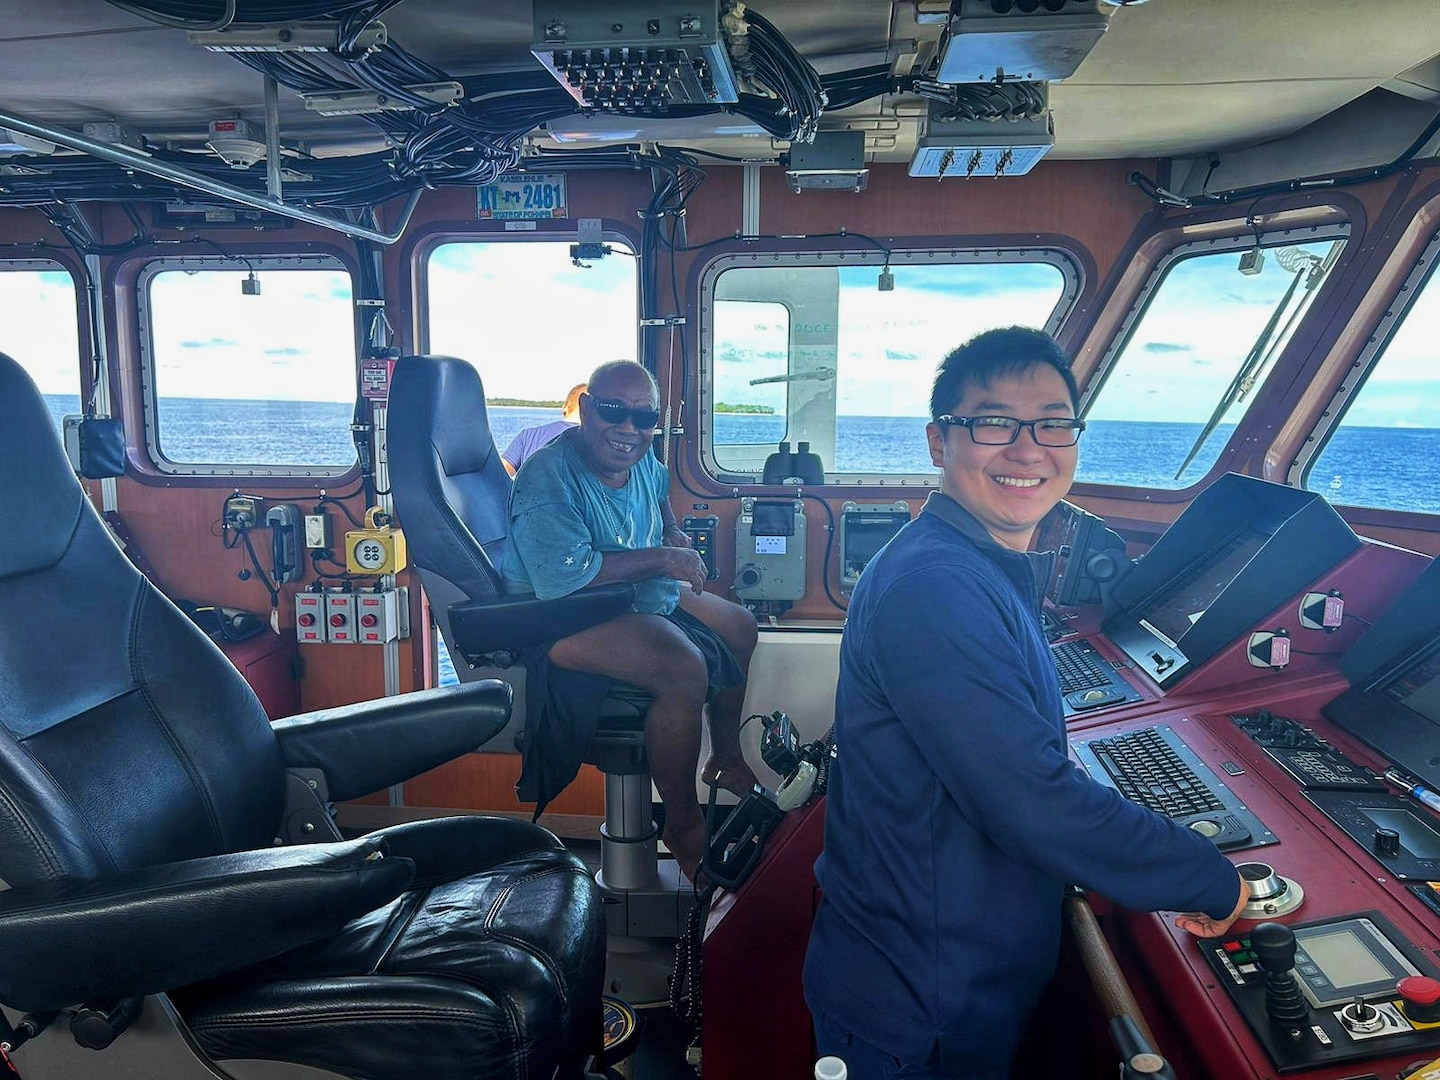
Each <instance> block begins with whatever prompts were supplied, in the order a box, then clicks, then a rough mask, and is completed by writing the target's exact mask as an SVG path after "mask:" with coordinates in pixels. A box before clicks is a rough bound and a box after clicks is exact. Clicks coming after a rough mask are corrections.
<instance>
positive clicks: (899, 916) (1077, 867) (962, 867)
mask: <svg viewBox="0 0 1440 1080" xmlns="http://www.w3.org/2000/svg"><path fill="white" fill-rule="evenodd" d="M1036 558H1037V557H1036V556H1034V555H1026V554H1021V553H1019V552H1013V551H1009V550H1007V549H1005V548H1002V547H1001V546H1000V545H998V544H996V543H995V542H994V541H993V540H991V539H990V537H989V536H988V535H987V534H986V532H985V530H984V528H983V527H982V526H981V525H980V524H979V522H977V521H976V520H975V519H974V518H973V517H971V515H970V514H969V513H967V512H966V511H965V510H964V509H963V508H962V507H961V506H960V505H959V504H958V503H956V502H955V501H954V500H952V499H950V498H949V497H947V496H945V495H943V494H940V493H938V492H937V493H934V494H932V495H931V496H930V498H929V500H928V501H927V503H926V505H925V508H924V510H923V511H922V512H921V514H920V515H919V516H918V517H917V518H916V519H915V521H913V522H912V523H911V524H909V525H908V526H906V527H905V528H904V529H902V530H901V532H900V533H899V534H898V535H897V536H896V537H895V539H894V540H892V541H891V542H890V543H889V544H888V545H887V546H886V547H885V549H884V550H883V551H881V552H880V554H879V555H878V556H877V557H876V558H875V559H874V560H872V561H871V563H870V564H869V565H868V566H867V567H866V569H865V574H864V576H863V577H862V578H861V580H860V584H859V586H858V588H857V589H856V590H855V594H854V596H853V598H852V600H851V604H850V611H849V616H848V619H847V623H846V628H845V636H844V640H843V643H842V645H841V650H840V681H839V685H838V688H837V691H836V699H835V740H836V745H837V747H838V757H837V760H836V762H835V766H834V768H833V769H832V771H831V774H830V787H829V793H828V798H827V805H826V821H825V850H824V852H823V854H822V855H821V857H820V859H819V861H818V862H817V863H816V875H817V877H818V879H819V882H820V886H821V889H822V890H823V897H824V898H823V901H822V903H821V906H820V910H819V912H818V914H817V917H816V921H815V925H814V929H813V932H812V934H811V939H810V948H809V952H808V954H807V957H806V966H805V991H806V998H807V999H808V1001H809V1002H810V1005H811V1008H812V1009H815V1010H817V1011H819V1012H822V1013H824V1014H825V1015H826V1016H827V1017H829V1018H830V1019H831V1020H833V1021H835V1022H836V1023H838V1024H840V1025H841V1026H842V1027H845V1028H848V1029H849V1030H850V1031H851V1032H852V1033H853V1034H855V1035H857V1036H859V1037H860V1038H863V1039H865V1040H866V1041H867V1042H869V1043H871V1044H872V1045H875V1046H877V1047H879V1048H881V1049H882V1050H885V1051H886V1052H888V1053H891V1054H894V1055H895V1056H896V1057H898V1058H900V1060H902V1061H907V1062H923V1061H926V1060H928V1059H929V1058H931V1057H932V1056H933V1055H934V1052H935V1050H936V1047H937V1044H938V1050H939V1057H940V1061H941V1063H942V1065H943V1067H944V1070H945V1074H946V1075H949V1076H971V1075H974V1076H986V1075H991V1074H993V1075H997V1076H1003V1075H1004V1074H1005V1070H1006V1068H1007V1066H1008V1063H1009V1062H1010V1059H1011V1058H1012V1057H1013V1055H1014V1053H1015V1050H1016V1048H1017V1047H1018V1044H1019V1040H1020V1036H1021V1033H1022V1031H1023V1028H1024V1025H1025V1022H1026V1020H1027V1018H1028V1016H1029V1013H1030V1011H1031V1009H1032V1008H1033V1006H1034V1004H1035V1001H1036V1000H1037V998H1038V996H1039V994H1040V991H1041V989H1042V988H1043V987H1044V985H1045V983H1046V981H1047V980H1048V979H1049V977H1050V975H1051V974H1052V972H1053V969H1054V965H1055V960H1056V956H1057V954H1058V949H1059V937H1060V923H1061V901H1062V898H1063V888H1064V885H1065V884H1066V883H1068V882H1073V883H1076V884H1079V885H1082V886H1085V887H1087V888H1092V889H1095V890H1096V891H1098V892H1100V893H1102V894H1103V895H1105V896H1108V897H1109V898H1111V899H1112V900H1114V901H1116V902H1117V903H1120V904H1122V905H1124V906H1126V907H1130V908H1134V909H1137V910H1142V911H1156V910H1179V911H1204V912H1207V913H1208V914H1210V915H1212V916H1213V917H1215V918H1220V919H1223V918H1226V917H1228V916H1229V915H1230V912H1231V911H1232V910H1233V909H1234V906H1235V903H1236V901H1237V899H1238V898H1239V895H1240V884H1239V878H1238V876H1237V874H1236V871H1235V869H1234V868H1233V867H1232V866H1231V865H1230V863H1229V861H1228V860H1226V858H1225V857H1224V856H1223V855H1221V854H1220V853H1219V852H1218V851H1217V850H1216V849H1215V847H1214V846H1213V845H1212V844H1211V843H1210V842H1209V841H1208V840H1206V839H1205V838H1203V837H1201V836H1199V835H1197V834H1196V833H1194V832H1192V831H1191V830H1189V829H1186V828H1183V827H1181V826H1179V825H1176V824H1175V823H1174V822H1172V821H1170V820H1168V819H1166V818H1163V817H1161V816H1159V815H1157V814H1154V813H1152V812H1151V811H1149V810H1146V809H1144V808H1142V807H1140V806H1138V805H1136V804H1134V803H1131V802H1128V801H1126V800H1125V799H1124V798H1122V797H1121V796H1120V795H1119V794H1117V793H1116V792H1115V791H1113V790H1112V789H1110V788H1108V787H1105V786H1103V785H1101V784H1098V783H1096V782H1094V781H1093V780H1091V779H1089V777H1087V776H1086V775H1085V774H1084V772H1083V771H1081V770H1080V769H1079V768H1077V767H1076V766H1075V765H1074V764H1073V763H1072V762H1071V760H1070V758H1069V756H1068V749H1067V744H1066V741H1065V719H1064V713H1063V709H1062V706H1061V701H1060V686H1059V680H1058V677H1057V675H1056V673H1055V664H1054V661H1053V660H1052V659H1051V654H1050V649H1049V646H1048V644H1047V643H1046V640H1045V637H1044V634H1043V632H1042V631H1041V628H1040V620H1039V613H1038V607H1039V604H1038V587H1037V584H1036V582H1037V575H1036V574H1035V572H1034V570H1033V569H1032V560H1034V559H1036Z"/></svg>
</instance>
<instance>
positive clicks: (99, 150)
mask: <svg viewBox="0 0 1440 1080" xmlns="http://www.w3.org/2000/svg"><path fill="white" fill-rule="evenodd" d="M0 127H4V128H9V129H10V130H12V131H18V132H20V133H21V134H22V135H29V136H31V137H33V138H37V139H45V140H48V141H49V142H53V143H55V144H56V145H57V146H64V147H66V148H68V149H70V150H78V151H80V152H81V153H82V154H89V155H90V156H91V157H97V158H101V159H102V160H104V161H113V162H114V163H115V164H117V165H124V166H126V167H127V168H131V169H134V170H135V171H136V172H141V173H144V174H145V175H147V176H156V177H159V178H160V179H162V180H169V181H170V182H171V183H175V184H179V185H181V186H182V187H187V188H192V189H194V190H195V191H203V192H205V193H207V194H209V195H217V196H219V197H220V198H222V199H229V200H230V201H232V202H237V203H240V204H241V205H242V206H249V207H253V208H254V209H256V210H265V211H268V212H269V213H272V214H278V215H279V216H281V217H287V218H292V219H294V220H295V221H304V222H307V223H308V224H311V225H318V226H320V228H322V229H333V230H335V231H336V232H341V233H344V234H345V235H346V236H353V237H355V238H356V239H359V240H372V241H374V242H375V243H377V244H393V243H395V241H397V240H399V239H400V237H401V236H402V235H403V234H404V232H405V226H407V225H408V224H409V223H410V215H411V214H413V213H414V212H415V207H416V205H417V204H418V203H419V202H420V194H421V192H422V191H423V190H424V189H423V188H416V189H415V190H414V191H413V192H411V193H410V197H409V199H407V200H406V202H405V206H404V207H403V208H402V209H401V211H400V220H399V221H398V222H397V223H396V226H395V231H394V232H388V233H387V232H381V231H379V230H378V229H369V228H366V227H365V226H363V225H356V224H353V223H351V222H348V221H344V220H342V219H340V218H335V217H331V216H330V215H329V214H322V213H320V212H319V211H317V210H311V209H309V208H307V207H304V206H292V205H290V204H289V203H286V202H284V201H282V200H280V199H276V198H271V197H270V196H268V195H257V194H255V193H254V192H250V191H246V190H245V189H244V188H238V187H234V186H233V185H231V184H226V183H224V182H222V181H220V180H215V179H212V178H211V177H208V176H205V175H204V174H203V173H197V172H191V171H190V170H189V169H185V168H181V167H180V166H178V165H171V164H169V163H168V162H164V161H160V160H158V159H156V158H153V157H151V156H150V155H149V154H146V153H144V152H143V151H139V150H132V149H130V148H129V147H128V146H118V145H112V144H111V143H105V142H97V141H96V140H95V139H90V138H87V137H86V136H84V135H77V134H75V132H73V131H68V130H66V129H65V128H58V127H52V126H50V125H49V124H41V123H38V122H36V121H34V120H28V119H26V118H25V117H23V116H16V115H15V114H14V113H10V112H4V111H0ZM267 167H268V165H267Z"/></svg>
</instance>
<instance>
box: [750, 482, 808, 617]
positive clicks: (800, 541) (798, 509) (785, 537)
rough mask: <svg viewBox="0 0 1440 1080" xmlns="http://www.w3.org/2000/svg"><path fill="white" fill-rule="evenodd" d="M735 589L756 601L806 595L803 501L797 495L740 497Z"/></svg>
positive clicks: (793, 598)
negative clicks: (792, 497)
mask: <svg viewBox="0 0 1440 1080" xmlns="http://www.w3.org/2000/svg"><path fill="white" fill-rule="evenodd" d="M734 591H735V595H736V596H738V597H739V598H740V599H741V600H756V601H758V600H799V599H800V598H801V597H803V596H804V595H805V504H804V503H803V502H801V501H800V500H799V499H741V500H740V515H739V517H737V518H736V519H735V585H734Z"/></svg>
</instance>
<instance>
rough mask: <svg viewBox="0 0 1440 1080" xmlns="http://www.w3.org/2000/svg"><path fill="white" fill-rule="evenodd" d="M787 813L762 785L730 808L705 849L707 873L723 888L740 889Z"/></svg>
mask: <svg viewBox="0 0 1440 1080" xmlns="http://www.w3.org/2000/svg"><path fill="white" fill-rule="evenodd" d="M784 816H785V812H784V811H783V810H781V809H780V807H778V806H776V805H775V800H774V798H772V797H771V795H770V794H769V793H768V792H767V791H766V790H765V789H764V788H763V787H761V786H760V785H759V784H756V785H755V786H754V788H752V789H751V791H750V794H748V795H746V796H745V798H744V799H743V800H741V802H740V803H739V805H737V806H736V807H735V809H733V810H731V811H730V815H729V816H728V817H727V818H726V819H725V822H724V824H722V825H721V826H720V827H719V828H718V829H716V830H715V835H714V836H712V837H711V838H710V846H709V848H708V849H707V850H706V852H705V859H704V864H703V867H704V872H705V875H706V876H707V877H708V878H709V879H710V880H711V881H712V882H714V883H715V884H716V885H718V886H720V888H722V889H736V888H739V887H740V885H741V884H742V883H743V882H744V881H745V879H746V878H748V877H749V876H750V872H751V871H752V870H754V869H755V867H756V865H757V864H758V863H759V862H760V856H761V855H763V854H764V853H765V841H766V840H767V839H768V838H769V836H770V833H771V832H772V831H773V830H774V828H775V826H776V825H778V824H779V823H780V819H781V818H782V817H784Z"/></svg>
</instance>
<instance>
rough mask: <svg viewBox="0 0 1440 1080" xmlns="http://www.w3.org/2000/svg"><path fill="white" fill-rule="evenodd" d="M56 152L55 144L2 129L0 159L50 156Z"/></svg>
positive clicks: (0, 130)
mask: <svg viewBox="0 0 1440 1080" xmlns="http://www.w3.org/2000/svg"><path fill="white" fill-rule="evenodd" d="M54 152H55V144H54V143H53V142H49V141H48V140H46V139H37V138H35V137H34V136H32V135H22V134H21V133H20V132H18V131H11V130H10V129H9V128H3V127H0V157H10V156H12V155H14V154H44V155H47V156H48V155H50V154H53V153H54Z"/></svg>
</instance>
